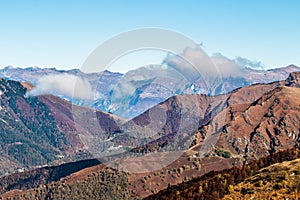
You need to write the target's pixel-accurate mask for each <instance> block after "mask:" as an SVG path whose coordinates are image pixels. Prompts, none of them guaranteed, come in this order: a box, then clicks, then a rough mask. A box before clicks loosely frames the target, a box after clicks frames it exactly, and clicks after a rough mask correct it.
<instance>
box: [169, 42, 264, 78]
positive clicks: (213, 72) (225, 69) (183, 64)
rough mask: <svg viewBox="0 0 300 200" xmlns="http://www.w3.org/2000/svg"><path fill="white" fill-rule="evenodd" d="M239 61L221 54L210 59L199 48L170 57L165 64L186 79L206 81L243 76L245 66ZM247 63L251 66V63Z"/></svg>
mask: <svg viewBox="0 0 300 200" xmlns="http://www.w3.org/2000/svg"><path fill="white" fill-rule="evenodd" d="M238 59H239V58H238ZM238 61H241V59H239V60H231V59H229V58H227V57H225V56H223V55H222V54H219V53H218V54H214V55H213V56H211V57H210V56H208V55H207V54H206V53H205V52H204V51H203V50H202V49H201V48H200V47H197V48H186V49H185V50H184V52H183V53H182V54H181V55H169V56H168V57H167V58H166V59H165V60H164V63H165V64H167V65H168V66H169V67H171V68H173V69H175V70H177V71H178V72H180V73H181V74H183V75H184V76H185V77H192V78H193V79H196V78H199V76H202V77H205V79H211V78H217V77H228V76H233V77H236V76H241V75H242V73H243V72H242V70H241V68H243V66H241V65H242V63H241V62H238ZM247 61H248V64H249V63H250V61H249V60H247ZM252 64H253V63H252ZM256 64H257V63H256ZM259 64H260V63H259Z"/></svg>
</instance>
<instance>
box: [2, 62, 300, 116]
mask: <svg viewBox="0 0 300 200" xmlns="http://www.w3.org/2000/svg"><path fill="white" fill-rule="evenodd" d="M219 59H220V58H219ZM215 62H216V63H218V62H220V61H218V59H217V58H215ZM223 62H224V61H223ZM226 62H229V61H226ZM299 70H300V69H299V68H298V67H297V66H295V65H289V66H287V67H283V68H276V69H270V70H257V69H252V68H249V67H246V66H240V70H239V71H240V72H239V73H238V74H236V75H230V76H223V77H221V78H222V80H218V81H216V80H206V79H205V78H204V77H198V78H197V79H195V80H187V79H186V78H185V77H184V76H183V75H182V74H181V73H180V72H179V71H176V70H175V69H173V68H172V67H171V66H168V65H167V66H163V65H150V66H146V67H141V68H138V69H135V70H131V71H128V72H127V73H125V74H120V73H115V72H109V71H104V72H100V73H89V74H86V73H83V72H81V71H80V70H79V69H74V70H56V69H55V68H48V69H44V68H38V67H30V68H24V69H23V68H13V67H5V68H4V69H2V70H0V77H2V78H4V79H10V80H16V81H21V82H28V83H31V84H32V85H34V86H35V90H34V91H35V93H34V94H48V93H49V94H53V95H55V96H60V97H62V98H64V99H66V100H68V101H70V102H71V103H73V104H76V105H79V106H88V107H91V108H95V109H97V110H102V111H104V112H110V113H112V114H114V115H117V116H119V117H122V118H125V119H131V118H133V117H136V116H138V115H140V114H142V113H143V112H145V111H146V110H148V109H149V108H151V107H153V106H155V105H157V104H159V103H161V102H163V101H165V100H166V99H168V98H170V97H172V96H174V95H182V94H206V95H210V96H214V95H219V94H225V93H228V92H230V91H232V90H234V89H237V88H239V87H244V86H248V85H251V84H255V83H270V82H273V81H279V80H284V79H286V78H287V77H288V75H289V73H291V72H294V71H299ZM68 79H74V80H73V81H66V80H68ZM82 80H86V81H87V82H88V84H89V85H90V87H88V88H83V89H81V90H80V89H79V88H76V82H77V84H81V83H82V82H81V81H82ZM208 82H210V83H208ZM63 86H64V87H67V86H69V87H68V88H67V89H66V88H62V87H63ZM74 87H75V90H77V89H78V92H77V93H84V91H85V90H91V93H92V94H91V96H92V97H91V98H88V97H85V96H83V97H82V96H79V97H78V96H76V94H74V93H76V91H75V92H74V91H73V90H74ZM82 90H84V91H82Z"/></svg>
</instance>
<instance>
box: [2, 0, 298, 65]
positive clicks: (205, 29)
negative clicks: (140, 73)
mask: <svg viewBox="0 0 300 200" xmlns="http://www.w3.org/2000/svg"><path fill="white" fill-rule="evenodd" d="M299 10H300V1H297V0H294V1H293V0H290V1H284V0H282V1H279V0H273V1H269V0H264V1H259V0H251V1H250V0H248V1H237V0H226V1H225V0H211V1H208V0H207V1H201V0H195V1H192V0H187V1H176V0H172V1H171V0H164V1H153V0H152V1H133V0H131V1H130V0H128V1H124V0H123V1H122V0H111V1H108V0H107V1H100V0H99V1H92V0H64V1H62V0H43V1H35V0H27V1H21V0H20V1H16V0H0V25H1V32H0V36H1V37H0V68H2V67H5V66H7V65H13V66H18V67H29V66H40V67H57V68H60V69H70V68H80V67H81V65H82V64H83V62H84V61H85V59H86V58H87V57H88V55H89V54H90V53H91V52H92V51H93V50H94V49H95V48H96V47H97V46H99V45H100V44H101V43H102V42H104V41H105V40H107V39H109V38H111V37H112V36H114V35H116V34H119V33H122V32H124V31H129V30H132V29H137V28H143V27H159V28H165V29H171V30H174V31H178V32H180V33H182V34H184V35H187V36H188V37H190V38H192V39H194V40H195V41H196V42H198V43H203V45H204V49H205V50H206V51H207V52H208V53H209V54H211V53H214V52H220V53H222V54H223V55H225V56H227V57H229V58H234V57H236V56H241V57H245V58H248V59H250V60H256V61H261V62H263V63H264V64H265V65H266V67H269V68H270V67H280V66H286V65H288V64H291V63H293V64H296V65H298V66H299V65H300V55H299V54H300V41H299V36H300V12H299ZM150 54H151V53H150ZM147 55H148V56H147V59H150V60H151V62H159V60H161V59H163V55H162V54H161V53H153V55H152V56H151V55H150V56H149V52H148V53H147ZM136 56H137V57H138V58H136V60H140V61H139V62H143V60H144V59H145V58H140V57H143V56H141V55H136ZM134 60H135V58H134V56H132V57H128V58H127V59H124V62H119V64H117V65H119V66H116V68H119V69H120V71H122V70H123V71H124V70H125V71H126V69H127V68H130V65H132V64H133V63H134V62H135V61H134ZM131 62H132V63H131ZM125 63H126V64H125ZM127 64H128V65H127ZM124 65H127V66H124ZM121 69H122V70H121Z"/></svg>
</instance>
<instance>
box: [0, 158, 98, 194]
mask: <svg viewBox="0 0 300 200" xmlns="http://www.w3.org/2000/svg"><path fill="white" fill-rule="evenodd" d="M98 164H100V161H99V160H97V159H90V160H82V161H78V162H71V163H67V164H62V165H59V166H52V167H43V168H39V169H35V170H31V171H26V172H22V173H15V174H12V175H9V176H5V177H1V178H0V195H1V194H3V193H5V192H8V191H10V190H13V189H20V190H27V189H31V188H37V187H38V186H39V185H41V184H48V183H50V182H52V181H59V180H60V179H61V178H63V177H66V176H69V175H70V174H72V173H74V172H77V171H80V170H82V169H84V168H87V167H92V166H95V165H98Z"/></svg>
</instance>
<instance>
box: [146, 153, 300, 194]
mask: <svg viewBox="0 0 300 200" xmlns="http://www.w3.org/2000/svg"><path fill="white" fill-rule="evenodd" d="M297 158H300V149H299V148H293V149H288V150H285V151H280V152H277V153H272V154H270V155H268V156H266V157H262V158H260V159H258V160H253V161H251V162H250V163H248V164H246V165H244V166H240V167H238V166H236V167H233V168H230V169H225V170H222V171H219V172H216V171H212V172H209V173H208V174H205V175H204V176H201V177H198V178H195V179H193V180H191V181H188V182H185V183H181V184H179V185H174V186H170V187H168V188H167V189H165V190H162V191H160V192H158V193H157V194H154V195H151V196H149V197H147V198H145V199H147V200H156V199H199V200H200V199H203V200H205V199H210V200H215V199H220V198H222V197H224V195H226V194H228V193H229V188H230V186H232V185H236V184H238V183H240V182H242V181H243V180H245V179H246V178H248V177H250V176H252V175H254V174H255V173H257V171H259V170H260V169H262V168H265V167H268V166H270V165H272V164H275V163H280V162H283V161H290V160H294V159H297Z"/></svg>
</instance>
